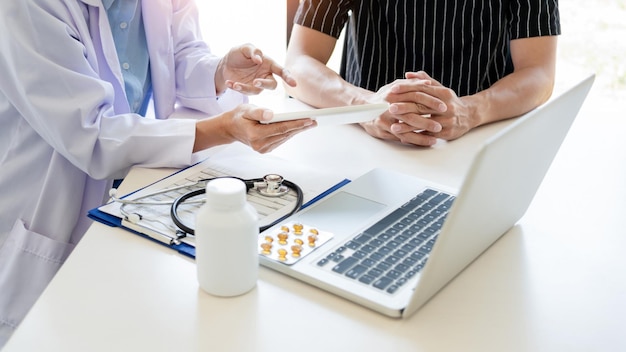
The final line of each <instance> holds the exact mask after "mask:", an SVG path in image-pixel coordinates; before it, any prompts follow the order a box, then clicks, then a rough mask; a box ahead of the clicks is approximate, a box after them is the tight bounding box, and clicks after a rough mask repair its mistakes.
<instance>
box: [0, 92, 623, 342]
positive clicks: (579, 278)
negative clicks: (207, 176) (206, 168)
mask: <svg viewBox="0 0 626 352" xmlns="http://www.w3.org/2000/svg"><path fill="white" fill-rule="evenodd" d="M593 94H594V93H593V91H592V95H593ZM596 98H597V99H596ZM596 98H590V99H589V100H588V101H587V103H585V105H584V106H583V110H582V111H581V113H580V115H579V117H578V120H577V121H576V122H575V124H574V126H573V127H572V129H571V131H570V133H569V136H568V137H567V139H566V140H565V142H564V144H563V146H562V148H561V151H560V153H559V154H558V155H557V158H556V159H555V161H554V163H553V165H552V168H551V170H550V171H549V173H548V175H547V176H546V178H545V180H544V183H543V184H542V186H541V188H540V190H539V192H538V194H537V196H536V198H535V200H534V201H533V203H532V204H531V207H530V208H529V210H528V212H527V213H526V215H525V216H524V217H523V218H522V220H521V221H520V222H519V223H518V225H516V226H515V227H514V228H513V229H512V230H511V231H509V232H508V233H507V234H506V235H504V236H503V237H502V238H501V239H500V240H499V241H497V242H496V243H495V244H494V245H493V246H492V247H491V248H490V249H489V250H488V251H487V252H485V253H484V254H483V255H482V256H480V257H479V258H478V259H477V260H476V261H475V262H474V263H473V264H471V265H470V266H469V267H468V268H467V269H466V270H465V271H464V272H462V273H461V274H460V275H459V276H458V277H457V278H456V279H455V280H453V281H452V282H451V283H450V284H449V285H448V286H447V287H445V288H444V289H443V290H442V291H441V292H439V293H438V294H437V295H436V296H435V297H434V298H433V299H432V300H431V301H430V302H429V303H427V304H426V305H425V306H424V307H423V308H422V309H421V310H419V311H418V312H417V313H416V314H415V315H413V316H412V317H411V318H409V319H407V320H396V319H390V318H387V317H384V316H382V315H380V314H377V313H375V312H372V311H370V310H368V309H366V308H363V307H361V306H358V305H356V304H354V303H351V302H349V301H346V300H344V299H342V298H339V297H336V296H334V295H332V294H330V293H327V292H325V291H322V290H320V289H317V288H315V287H312V286H309V285H307V284H304V283H302V282H299V281H296V280H295V279H292V278H289V277H286V276H283V275H281V274H279V273H276V272H273V271H271V270H269V269H266V268H262V269H261V270H260V276H259V281H258V285H257V287H256V288H255V289H254V290H253V291H251V292H250V293H248V294H246V295H243V296H240V297H236V298H215V297H212V296H210V295H208V294H205V293H203V292H202V291H200V290H199V288H198V284H197V281H196V276H195V275H196V271H195V265H194V262H193V261H192V260H190V259H189V258H187V257H184V256H181V255H179V254H177V253H176V252H174V251H172V250H169V249H167V248H165V247H163V246H161V245H159V244H157V243H153V242H151V241H148V240H146V239H144V238H141V237H139V236H135V235H133V234H131V233H129V232H126V231H124V230H121V229H116V228H110V227H107V226H105V225H101V224H94V225H93V226H92V227H91V229H90V230H89V232H88V233H87V234H86V236H85V238H84V239H83V240H82V242H81V243H80V244H79V245H78V247H77V248H76V250H75V251H74V253H73V254H72V255H71V256H70V258H69V259H68V261H67V263H66V264H65V265H64V266H63V268H62V269H61V270H60V271H59V273H58V275H57V276H56V278H55V279H54V280H53V282H52V283H51V284H50V285H49V287H48V288H47V290H46V291H45V292H44V294H43V296H42V297H41V299H40V300H39V301H38V302H37V304H36V305H35V307H34V308H33V309H32V310H31V312H30V313H29V315H28V316H27V318H26V319H25V321H24V322H23V324H22V325H21V326H20V328H19V329H18V330H17V331H16V333H15V334H14V336H13V337H12V339H11V340H10V341H9V343H8V344H7V345H6V346H5V351H6V352H9V351H299V352H301V351H625V350H626V334H624V331H625V330H624V329H625V328H624V327H625V326H626V273H625V269H626V255H624V252H625V251H626V236H625V234H626V155H625V151H626V139H624V138H623V136H622V134H623V132H622V131H624V130H625V129H626V122H625V121H624V118H623V116H624V115H623V111H618V110H616V109H614V107H612V106H611V105H609V104H605V105H602V104H596V103H592V102H596V101H598V99H600V101H603V100H602V97H596ZM506 123H507V122H504V123H498V124H494V125H490V126H487V127H484V128H480V129H477V130H475V131H473V132H472V133H470V134H469V135H467V136H465V137H463V138H461V139H459V140H457V141H454V142H450V143H443V142H442V143H440V144H438V145H437V146H435V147H434V148H431V149H421V148H413V147H407V146H402V145H398V144H394V143H388V142H383V141H380V140H376V139H374V138H372V137H369V136H368V135H366V134H365V133H364V132H363V131H362V130H361V129H360V128H359V127H356V126H332V127H320V128H317V129H316V130H311V131H308V132H306V133H303V134H300V135H298V136H296V137H295V138H293V139H292V140H290V141H289V142H288V143H287V144H285V145H283V146H281V147H280V148H279V149H278V150H276V151H275V152H273V154H275V155H277V156H280V157H283V158H285V159H288V160H289V159H294V160H299V162H308V163H311V164H312V165H317V166H319V167H320V168H332V169H334V170H336V171H337V172H339V173H342V174H344V175H345V176H346V177H349V178H354V177H356V176H358V175H359V174H361V173H364V172H365V171H367V170H369V169H370V168H372V167H375V166H383V167H391V168H394V169H397V170H399V171H403V172H407V173H411V174H415V175H418V176H420V177H426V178H428V177H433V178H436V179H438V180H440V182H441V183H447V184H450V185H452V186H458V185H459V184H460V182H461V180H462V176H463V173H464V171H465V169H466V167H467V166H468V164H469V161H470V159H471V157H472V155H473V152H474V151H475V150H476V148H477V146H478V144H479V142H480V141H481V140H483V139H484V138H486V137H487V136H489V135H491V134H493V133H494V132H495V131H497V130H498V129H500V128H501V127H502V126H503V125H504V124H506ZM529 143H532V141H529ZM164 172H165V171H163V170H161V171H155V170H153V171H146V170H142V169H138V170H135V171H134V172H133V173H131V175H130V176H129V178H127V180H126V181H125V184H124V186H125V187H126V188H127V189H132V188H134V187H138V186H140V185H143V184H145V183H148V182H149V181H150V180H151V179H155V178H159V177H161V176H163V175H164Z"/></svg>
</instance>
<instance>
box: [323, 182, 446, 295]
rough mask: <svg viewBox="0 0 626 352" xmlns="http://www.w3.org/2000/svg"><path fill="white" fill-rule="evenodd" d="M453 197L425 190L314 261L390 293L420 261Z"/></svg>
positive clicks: (423, 260)
mask: <svg viewBox="0 0 626 352" xmlns="http://www.w3.org/2000/svg"><path fill="white" fill-rule="evenodd" d="M454 198H455V197H453V196H451V195H449V194H446V193H443V192H439V191H436V190H433V189H426V190H424V191H423V192H421V193H420V194H418V195H417V196H416V197H415V198H413V199H411V200H410V201H408V202H407V203H405V204H404V205H403V206H401V207H400V208H398V209H396V210H395V211H394V212H392V213H390V214H389V215H387V216H386V217H384V218H383V219H381V220H380V221H378V222H377V223H376V224H374V225H373V226H371V227H370V228H368V229H367V230H365V231H363V232H362V233H360V234H358V235H357V236H356V237H354V238H353V239H352V240H350V241H348V242H346V243H345V244H344V245H343V246H340V247H338V248H337V249H336V250H335V251H333V252H332V253H330V254H328V255H327V256H326V257H325V258H323V259H321V260H319V261H318V262H317V265H318V266H320V267H323V268H329V269H330V270H332V271H333V272H335V273H337V274H341V275H344V276H345V277H347V278H350V279H354V280H357V281H359V282H361V283H363V284H365V285H368V286H371V287H374V288H376V289H378V290H381V291H385V292H387V293H390V294H392V293H394V292H396V291H397V290H398V289H399V288H400V287H402V285H404V284H405V283H407V282H408V281H409V280H410V279H411V278H412V277H414V276H415V275H416V274H417V273H419V272H420V270H422V268H423V267H424V265H425V264H426V261H427V260H428V256H429V254H430V251H431V250H432V248H433V245H434V244H435V241H436V240H437V235H438V234H439V232H440V230H441V227H442V226H443V222H444V220H445V218H446V216H447V214H448V211H449V209H450V207H451V206H452V202H453V201H454Z"/></svg>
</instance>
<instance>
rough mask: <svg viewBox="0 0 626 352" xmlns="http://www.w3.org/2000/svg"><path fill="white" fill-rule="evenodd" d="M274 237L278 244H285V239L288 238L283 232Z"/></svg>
mask: <svg viewBox="0 0 626 352" xmlns="http://www.w3.org/2000/svg"><path fill="white" fill-rule="evenodd" d="M276 237H278V243H280V244H287V239H288V238H289V235H288V234H286V233H285V232H281V233H279V234H278V236H276Z"/></svg>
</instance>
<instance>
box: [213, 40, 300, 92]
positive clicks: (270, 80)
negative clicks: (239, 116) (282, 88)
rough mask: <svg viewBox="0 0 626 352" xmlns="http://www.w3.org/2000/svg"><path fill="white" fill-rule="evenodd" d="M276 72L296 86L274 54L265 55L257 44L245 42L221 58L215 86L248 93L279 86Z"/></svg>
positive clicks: (288, 82) (218, 88) (220, 90)
mask: <svg viewBox="0 0 626 352" xmlns="http://www.w3.org/2000/svg"><path fill="white" fill-rule="evenodd" d="M274 75H277V76H279V77H280V78H281V79H282V80H283V81H285V83H287V84H288V85H290V86H292V87H295V86H296V81H295V79H294V78H293V77H292V76H291V75H290V74H289V71H287V70H285V69H284V68H283V67H282V66H281V65H279V64H278V63H276V61H274V60H272V59H271V58H269V57H267V56H263V53H262V52H261V50H259V49H258V48H256V47H254V46H253V45H251V44H245V45H241V46H238V47H235V48H232V49H231V50H230V51H229V52H228V54H226V56H224V57H223V58H222V60H220V62H219V64H218V68H217V71H216V73H215V86H216V89H217V93H218V94H221V93H223V92H224V91H225V90H226V88H230V89H233V90H236V91H238V92H240V93H243V94H246V95H253V94H259V93H261V92H262V91H263V90H264V89H275V88H276V86H277V85H278V83H277V82H276V79H275V78H274Z"/></svg>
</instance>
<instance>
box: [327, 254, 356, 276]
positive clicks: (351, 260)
mask: <svg viewBox="0 0 626 352" xmlns="http://www.w3.org/2000/svg"><path fill="white" fill-rule="evenodd" d="M358 262H359V259H357V258H355V257H347V258H346V259H344V260H343V261H341V262H340V263H338V264H337V265H335V266H334V267H333V271H334V272H336V273H339V274H343V273H344V272H346V270H348V269H350V268H351V267H353V266H354V265H355V264H356V263H358Z"/></svg>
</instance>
